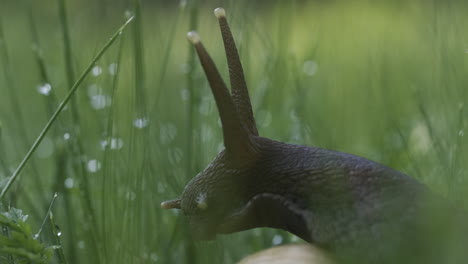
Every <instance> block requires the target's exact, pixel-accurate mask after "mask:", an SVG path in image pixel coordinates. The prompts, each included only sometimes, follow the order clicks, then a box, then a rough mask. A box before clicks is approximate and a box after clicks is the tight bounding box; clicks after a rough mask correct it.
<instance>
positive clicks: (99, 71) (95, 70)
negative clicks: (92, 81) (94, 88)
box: [91, 65, 102, 76]
mask: <svg viewBox="0 0 468 264" xmlns="http://www.w3.org/2000/svg"><path fill="white" fill-rule="evenodd" d="M91 73H92V74H93V76H99V75H101V74H102V68H101V67H100V66H97V65H95V66H94V67H93V69H92V70H91Z"/></svg>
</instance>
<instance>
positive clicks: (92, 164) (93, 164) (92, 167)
mask: <svg viewBox="0 0 468 264" xmlns="http://www.w3.org/2000/svg"><path fill="white" fill-rule="evenodd" d="M87 167H88V171H89V172H91V173H95V172H97V171H99V170H100V169H101V162H99V161H98V160H95V159H93V160H89V161H88V164H87Z"/></svg>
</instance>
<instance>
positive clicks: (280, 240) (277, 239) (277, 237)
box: [272, 235, 283, 246]
mask: <svg viewBox="0 0 468 264" xmlns="http://www.w3.org/2000/svg"><path fill="white" fill-rule="evenodd" d="M272 243H273V245H275V246H276V245H279V244H281V243H283V237H282V236H280V235H275V236H274V237H273V240H272Z"/></svg>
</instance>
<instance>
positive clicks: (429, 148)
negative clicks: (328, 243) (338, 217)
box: [0, 0, 468, 263]
mask: <svg viewBox="0 0 468 264" xmlns="http://www.w3.org/2000/svg"><path fill="white" fill-rule="evenodd" d="M176 2H177V3H176ZM184 3H185V4H184ZM180 4H181V5H179V2H178V1H138V0H128V1H123V0H120V1H110V0H102V1H90V0H86V1H72V0H66V1H65V0H48V1H27V0H22V1H14V0H4V1H3V2H2V3H1V6H0V29H1V30H0V180H3V184H4V183H5V179H6V178H7V177H9V176H10V175H11V174H12V173H13V171H14V170H15V169H16V167H17V166H18V164H19V163H20V162H21V160H22V159H23V157H24V156H25V154H26V152H27V151H28V149H29V148H30V146H31V145H32V143H33V142H34V140H35V139H36V138H37V137H38V135H39V133H40V131H41V130H42V128H43V127H44V125H45V124H46V122H47V120H48V119H49V118H50V117H51V116H52V114H53V112H54V111H55V109H56V108H57V107H58V104H59V102H60V101H62V100H63V98H64V97H65V96H66V94H67V92H68V91H69V89H70V88H71V87H72V86H73V84H74V83H75V82H76V81H77V79H78V77H79V76H80V75H81V74H82V73H83V72H84V71H85V68H86V67H87V66H88V65H89V64H90V63H91V62H92V59H93V57H94V56H95V55H96V54H97V53H98V51H99V50H100V49H101V47H102V46H103V45H104V44H105V43H106V41H107V40H108V39H109V38H110V37H111V35H112V34H113V33H114V32H115V31H116V30H117V29H118V28H119V27H120V26H121V25H122V24H123V23H124V22H125V21H126V20H127V19H128V18H129V17H130V16H135V19H134V20H133V21H132V23H131V24H130V25H129V26H128V28H127V29H126V30H125V31H124V32H123V33H122V35H120V37H119V38H118V39H117V41H116V42H114V43H113V44H112V46H111V47H110V48H109V49H108V50H107V51H106V52H105V54H104V56H103V57H102V58H101V59H100V60H99V61H98V62H97V63H96V64H95V66H94V67H93V68H92V70H91V72H90V73H89V74H88V75H87V76H86V78H85V79H84V82H83V83H82V84H81V85H80V86H79V87H78V90H77V92H76V94H75V95H74V96H73V97H72V100H71V102H70V104H68V105H67V106H66V108H65V110H64V111H62V113H61V114H60V116H59V118H58V120H57V121H56V122H55V123H53V125H52V127H51V129H50V130H49V131H48V133H47V135H46V136H45V138H44V139H43V141H42V143H41V144H40V146H39V148H38V149H37V151H36V152H35V153H34V155H33V156H32V158H31V159H30V160H28V163H27V166H26V167H25V169H24V170H23V171H22V173H21V174H20V177H19V178H18V179H17V180H16V181H15V182H14V184H13V185H12V188H11V189H10V190H9V191H8V193H7V195H6V196H5V197H4V198H3V200H2V202H3V204H4V206H5V208H4V210H8V208H7V207H9V206H11V207H15V208H20V209H22V210H23V213H25V214H28V215H29V218H28V220H27V222H26V223H28V224H29V225H31V228H32V232H33V233H34V234H35V233H36V232H37V230H38V229H39V228H40V226H41V224H42V222H43V219H44V218H45V217H46V215H47V209H48V207H49V205H50V202H51V200H52V197H53V195H54V193H55V192H58V197H57V199H56V201H55V204H54V205H53V207H52V211H53V213H54V214H53V215H54V217H53V221H54V222H55V224H56V225H57V226H58V227H59V228H60V230H59V231H57V230H54V228H51V225H50V224H45V225H44V229H43V231H42V233H41V234H40V236H39V237H38V238H39V239H40V241H41V242H43V243H44V244H45V245H46V246H51V245H57V244H58V239H59V240H60V241H61V243H62V244H63V247H62V248H63V253H64V256H65V259H66V261H67V262H68V263H232V262H234V261H237V260H239V259H240V258H241V257H243V256H245V255H247V254H250V253H253V252H255V251H258V250H259V249H262V248H266V247H270V246H271V245H273V244H281V243H288V242H290V241H298V240H299V239H297V238H295V237H292V236H291V235H288V234H286V233H284V232H279V231H275V230H267V229H257V230H251V231H247V232H242V233H239V234H234V235H229V236H223V237H219V238H218V240H217V241H216V242H212V243H202V244H198V243H197V244H196V243H193V242H192V241H191V239H190V234H189V232H188V230H187V229H186V228H185V224H184V218H183V217H182V216H181V215H179V214H178V213H177V212H171V211H163V210H161V209H160V208H159V203H160V202H161V201H163V200H165V199H169V198H174V197H176V196H177V195H179V194H180V193H181V191H182V189H183V186H184V185H185V183H186V182H187V181H188V180H189V179H190V178H192V177H193V176H195V175H196V174H197V173H198V172H199V171H200V170H201V169H203V168H204V166H206V164H208V163H209V162H210V161H211V159H212V158H213V157H214V155H215V154H216V153H217V152H218V151H219V150H220V148H221V146H222V145H221V144H222V133H221V129H220V126H219V122H218V114H217V111H216V107H215V104H214V100H213V98H212V95H211V94H210V91H209V88H208V86H207V81H206V79H205V77H204V75H203V73H202V71H201V69H200V67H199V65H198V61H197V60H196V58H195V57H194V53H193V51H192V49H191V47H190V46H189V44H188V41H186V38H185V34H186V32H187V31H189V30H192V29H197V31H198V32H199V34H200V35H201V37H202V39H203V41H204V43H205V46H206V47H207V49H208V50H209V51H210V52H211V54H212V55H213V57H214V60H215V62H216V63H217V65H218V67H219V68H220V70H221V72H222V74H223V76H225V79H226V80H227V66H226V60H225V58H224V53H223V50H222V40H221V37H220V34H219V30H218V27H217V21H216V19H215V18H214V16H213V13H212V11H213V9H214V8H215V7H218V6H220V5H222V6H223V7H225V8H226V10H227V12H228V18H229V21H230V23H231V27H232V29H233V31H234V36H235V38H236V40H237V43H238V45H239V48H240V53H241V57H242V61H243V63H244V68H245V71H246V75H247V83H248V84H249V89H250V94H251V96H252V102H253V105H254V111H255V116H256V119H257V123H258V127H259V131H260V134H261V135H263V136H266V137H270V138H272V139H276V140H281V141H286V142H290V143H300V144H306V145H314V146H319V147H325V148H330V149H335V150H340V151H344V152H349V153H353V154H356V155H360V156H364V157H367V158H370V159H373V160H376V161H378V162H381V163H383V164H386V165H388V166H390V167H393V168H396V169H398V170H400V171H403V172H405V173H407V174H409V175H411V176H413V177H415V178H418V179H420V180H421V181H423V182H425V183H427V184H428V185H429V186H430V187H431V188H433V189H435V190H436V191H437V192H439V193H441V194H443V195H444V196H447V197H449V199H451V200H453V201H455V202H457V203H459V204H460V206H465V203H466V202H467V201H468V196H467V195H466V194H465V193H466V189H467V188H468V183H467V177H468V172H467V168H468V165H467V163H466V162H464V161H466V160H467V158H468V142H467V140H466V138H467V135H466V134H467V132H468V131H467V127H468V121H467V120H468V118H467V117H468V111H467V109H466V108H467V107H468V105H467V104H468V88H467V87H468V54H467V53H468V51H467V49H468V33H466V28H468V18H467V17H466V14H467V12H468V5H466V4H463V3H459V1H431V2H428V1H201V0H200V1H186V2H184V1H181V3H180ZM50 88H51V89H50ZM46 219H47V221H46V222H47V223H49V221H50V220H49V218H48V217H47V218H46ZM54 232H55V234H58V233H59V232H60V233H61V235H59V236H57V235H54ZM57 252H58V253H60V250H59V251H57ZM5 256H6V255H5ZM5 256H3V257H5ZM2 261H3V260H2ZM9 261H12V262H11V263H14V262H13V261H14V260H12V259H11V258H10V259H9ZM53 261H55V262H59V263H64V261H63V260H61V258H59V257H58V255H55V256H54V257H53ZM2 263H3V262H2Z"/></svg>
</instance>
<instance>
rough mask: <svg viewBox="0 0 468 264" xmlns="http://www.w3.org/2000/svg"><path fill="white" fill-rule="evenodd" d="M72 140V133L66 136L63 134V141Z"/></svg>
mask: <svg viewBox="0 0 468 264" xmlns="http://www.w3.org/2000/svg"><path fill="white" fill-rule="evenodd" d="M70 138H71V135H70V133H65V134H63V139H65V140H69V139H70Z"/></svg>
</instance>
